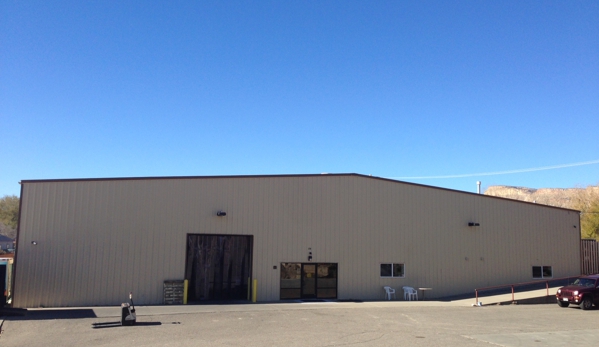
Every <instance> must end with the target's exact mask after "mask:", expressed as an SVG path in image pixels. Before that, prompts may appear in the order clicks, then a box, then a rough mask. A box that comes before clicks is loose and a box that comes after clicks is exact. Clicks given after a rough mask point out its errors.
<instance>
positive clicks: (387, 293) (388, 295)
mask: <svg viewBox="0 0 599 347" xmlns="http://www.w3.org/2000/svg"><path fill="white" fill-rule="evenodd" d="M383 288H385V298H387V300H391V295H393V298H394V299H397V297H396V296H395V289H393V288H391V287H389V286H384V287H383Z"/></svg>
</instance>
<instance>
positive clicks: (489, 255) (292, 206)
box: [14, 175, 580, 307]
mask: <svg viewBox="0 0 599 347" xmlns="http://www.w3.org/2000/svg"><path fill="white" fill-rule="evenodd" d="M22 201H23V210H22V214H21V217H22V219H21V235H20V237H19V247H18V257H17V261H18V264H17V274H16V278H15V280H16V284H15V286H16V287H15V301H14V302H15V306H17V307H37V306H40V305H44V306H79V305H115V304H119V303H120V302H122V301H123V300H126V299H127V294H128V292H129V291H133V292H135V295H136V299H137V300H136V302H137V303H139V304H160V303H161V302H162V283H163V281H165V280H174V279H182V278H183V276H184V270H185V252H186V235H187V234H200V233H202V234H233V235H253V236H254V250H253V277H254V278H256V279H258V283H259V290H258V300H260V301H262V300H278V298H279V271H280V270H279V265H280V263H281V262H306V261H307V257H308V252H309V249H310V248H311V250H312V253H313V262H334V263H338V264H339V279H338V281H339V282H338V296H339V298H342V299H349V298H354V299H357V298H360V299H382V298H383V291H382V286H383V285H391V286H393V287H395V288H397V289H399V288H401V286H403V285H409V286H413V287H420V286H425V287H432V288H433V291H432V292H431V293H427V297H440V296H447V295H454V294H460V293H464V292H470V291H472V290H473V289H474V288H476V287H484V286H489V285H495V284H505V283H513V282H523V281H530V280H531V279H532V278H531V276H532V266H533V265H550V266H553V271H554V277H562V276H570V275H576V274H577V273H578V272H579V271H580V263H579V259H580V248H579V246H578V244H579V239H580V236H579V229H577V228H575V227H574V226H578V215H577V214H576V212H574V211H568V210H560V209H555V208H549V207H543V206H538V205H532V204H525V203H521V202H515V201H508V200H505V199H497V198H490V197H486V196H482V195H474V194H466V193H461V192H456V191H449V190H443V189H437V188H432V187H424V186H417V185H411V184H404V183H399V182H390V181H388V180H380V179H375V178H368V177H365V176H358V175H322V176H288V177H275V176H272V177H268V176H265V177H235V178H227V177H223V178H173V179H138V180H98V181H70V182H69V181H57V182H24V187H23V196H22ZM221 209H222V210H224V211H226V212H227V216H226V217H222V218H221V217H216V212H217V211H218V210H221ZM468 222H478V223H480V226H478V227H468V226H467V223H468ZM33 240H36V241H37V242H38V245H37V246H33V245H31V241H33ZM556 240H558V241H556ZM381 263H404V264H405V271H406V276H405V278H381V277H380V274H379V271H380V264H381ZM273 266H277V269H276V270H275V269H273Z"/></svg>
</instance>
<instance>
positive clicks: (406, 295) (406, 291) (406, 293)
mask: <svg viewBox="0 0 599 347" xmlns="http://www.w3.org/2000/svg"><path fill="white" fill-rule="evenodd" d="M402 288H403V299H404V300H406V301H412V299H413V300H416V301H418V291H417V290H416V289H414V288H412V287H407V286H406V287H402Z"/></svg>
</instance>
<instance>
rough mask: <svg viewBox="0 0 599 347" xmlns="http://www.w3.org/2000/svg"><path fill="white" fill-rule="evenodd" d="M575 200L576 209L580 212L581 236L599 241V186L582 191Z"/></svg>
mask: <svg viewBox="0 0 599 347" xmlns="http://www.w3.org/2000/svg"><path fill="white" fill-rule="evenodd" d="M573 200H574V208H575V209H577V210H580V232H581V236H582V237H583V238H591V239H597V240H599V186H588V187H587V188H586V189H581V190H580V192H579V194H578V195H577V196H576V197H574V199H573Z"/></svg>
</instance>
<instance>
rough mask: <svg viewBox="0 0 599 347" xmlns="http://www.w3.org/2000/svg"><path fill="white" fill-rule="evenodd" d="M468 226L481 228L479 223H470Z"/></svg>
mask: <svg viewBox="0 0 599 347" xmlns="http://www.w3.org/2000/svg"><path fill="white" fill-rule="evenodd" d="M468 226H469V227H477V226H480V224H479V223H473V222H469V223H468Z"/></svg>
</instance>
